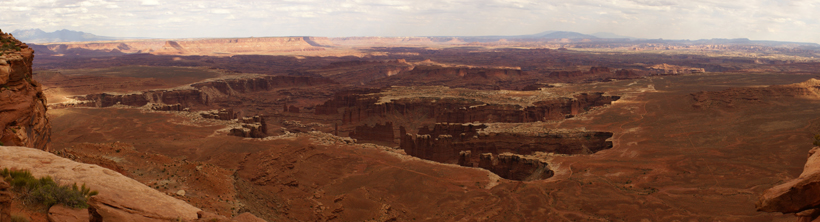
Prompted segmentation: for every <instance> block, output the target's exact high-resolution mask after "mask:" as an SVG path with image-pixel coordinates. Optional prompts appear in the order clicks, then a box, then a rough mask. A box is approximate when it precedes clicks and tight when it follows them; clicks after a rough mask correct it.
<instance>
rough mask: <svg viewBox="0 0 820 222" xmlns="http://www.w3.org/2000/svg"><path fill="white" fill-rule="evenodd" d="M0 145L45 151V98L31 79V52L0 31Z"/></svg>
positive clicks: (47, 133)
mask: <svg viewBox="0 0 820 222" xmlns="http://www.w3.org/2000/svg"><path fill="white" fill-rule="evenodd" d="M0 47H1V48H0V98H2V99H0V130H2V131H0V143H1V144H2V145H5V146H26V147H33V148H37V149H42V150H48V143H49V141H50V140H51V125H50V124H49V121H48V118H47V117H46V110H47V107H46V104H47V103H46V97H45V95H43V90H42V86H41V85H40V83H38V82H37V81H35V80H34V79H32V72H31V64H32V61H33V60H34V50H32V49H31V48H29V47H28V45H26V44H25V43H22V42H20V41H18V40H17V39H15V38H13V37H12V36H11V35H8V34H5V33H3V32H2V31H0Z"/></svg>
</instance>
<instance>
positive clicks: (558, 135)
mask: <svg viewBox="0 0 820 222" xmlns="http://www.w3.org/2000/svg"><path fill="white" fill-rule="evenodd" d="M486 127H487V126H485V125H483V124H479V125H476V124H443V123H439V124H436V125H435V127H434V128H433V129H427V128H426V127H422V128H421V129H419V130H418V132H419V133H418V134H403V135H402V136H401V145H400V147H401V148H402V149H404V152H406V153H407V154H408V155H411V156H415V157H419V158H422V159H427V160H432V161H436V162H441V163H451V164H459V165H462V166H469V167H480V168H484V169H487V170H490V171H492V172H494V173H496V174H498V175H499V176H501V177H503V178H507V179H513V180H537V179H544V178H549V177H551V176H552V171H551V170H550V169H549V167H548V164H547V163H546V162H543V161H541V160H538V159H534V158H530V157H528V156H527V155H533V154H536V152H544V153H557V154H569V155H575V154H592V153H596V152H598V151H601V150H604V149H609V148H612V142H611V141H608V140H609V138H611V137H612V135H613V134H612V133H609V132H590V131H579V130H552V131H546V132H541V133H538V134H535V135H530V134H519V133H495V132H493V133H487V132H483V131H481V130H482V129H484V128H486ZM402 131H404V130H402Z"/></svg>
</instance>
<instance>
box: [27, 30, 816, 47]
mask: <svg viewBox="0 0 820 222" xmlns="http://www.w3.org/2000/svg"><path fill="white" fill-rule="evenodd" d="M11 33H12V34H13V35H14V37H15V38H17V39H19V40H21V41H23V42H28V43H41V44H42V43H54V42H89V41H111V40H124V39H147V38H128V37H108V36H98V35H94V34H91V33H85V32H80V31H73V30H68V29H63V30H57V31H54V32H45V31H43V30H40V29H25V30H14V31H12V32H11ZM428 37H434V38H441V37H447V38H453V37H455V38H459V39H461V40H462V41H465V42H494V41H499V40H501V39H508V40H514V39H518V40H528V39H532V40H534V39H573V40H575V39H589V40H593V41H605V42H612V41H640V42H658V43H661V42H691V43H700V44H706V43H710V44H750V43H754V44H762V45H783V44H790V45H805V46H812V47H820V45H818V44H816V43H802V42H781V41H761V40H749V39H746V38H738V39H720V38H713V39H699V40H662V39H643V38H635V37H629V36H623V35H617V34H613V33H609V32H596V33H592V34H583V33H578V32H568V31H546V32H541V33H536V34H531V35H496V36H428Z"/></svg>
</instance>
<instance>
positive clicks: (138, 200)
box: [0, 146, 200, 221]
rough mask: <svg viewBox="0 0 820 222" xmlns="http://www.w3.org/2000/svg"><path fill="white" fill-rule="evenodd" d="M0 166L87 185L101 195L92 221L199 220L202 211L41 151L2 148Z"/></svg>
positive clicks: (117, 176)
mask: <svg viewBox="0 0 820 222" xmlns="http://www.w3.org/2000/svg"><path fill="white" fill-rule="evenodd" d="M0 156H2V157H3V158H0V166H3V167H7V168H12V169H23V170H29V171H31V173H32V174H33V175H34V176H35V177H43V176H51V177H53V178H54V179H55V181H60V182H61V183H67V184H72V183H77V184H86V185H87V186H89V187H90V188H91V189H92V190H96V191H99V195H97V196H94V197H92V198H91V199H90V200H89V205H90V206H91V208H90V209H89V211H93V212H96V213H95V214H92V219H93V218H94V217H95V215H96V216H98V217H101V219H102V221H170V220H177V219H181V220H185V221H191V220H195V219H197V212H199V211H200V209H198V208H196V207H194V206H191V205H190V204H188V203H186V202H185V201H182V200H179V199H175V198H173V197H170V196H168V195H165V194H163V193H160V192H159V191H157V190H154V189H152V188H150V187H148V186H145V185H144V184H142V183H140V182H138V181H136V180H133V179H131V178H128V177H125V176H123V175H122V174H120V173H117V172H114V171H112V170H109V169H106V168H103V167H100V166H97V165H91V164H84V163H77V162H74V161H71V160H68V159H65V158H61V157H58V156H56V155H54V154H51V153H48V152H44V151H41V150H36V149H30V148H25V147H13V146H0Z"/></svg>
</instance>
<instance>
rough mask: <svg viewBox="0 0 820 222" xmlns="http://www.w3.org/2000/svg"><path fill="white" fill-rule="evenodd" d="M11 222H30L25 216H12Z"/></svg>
mask: <svg viewBox="0 0 820 222" xmlns="http://www.w3.org/2000/svg"><path fill="white" fill-rule="evenodd" d="M11 222H29V220H28V218H27V217H25V216H20V215H11Z"/></svg>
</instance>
